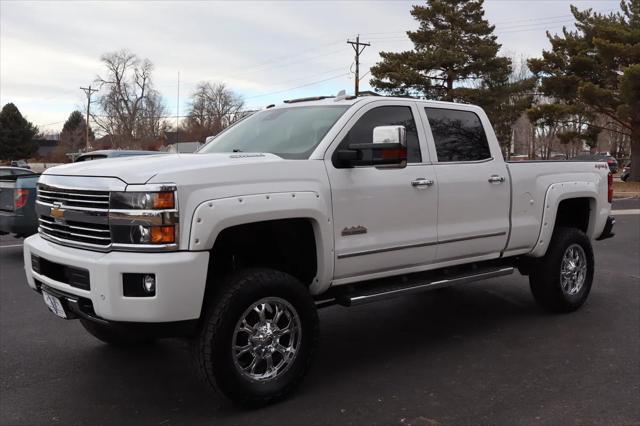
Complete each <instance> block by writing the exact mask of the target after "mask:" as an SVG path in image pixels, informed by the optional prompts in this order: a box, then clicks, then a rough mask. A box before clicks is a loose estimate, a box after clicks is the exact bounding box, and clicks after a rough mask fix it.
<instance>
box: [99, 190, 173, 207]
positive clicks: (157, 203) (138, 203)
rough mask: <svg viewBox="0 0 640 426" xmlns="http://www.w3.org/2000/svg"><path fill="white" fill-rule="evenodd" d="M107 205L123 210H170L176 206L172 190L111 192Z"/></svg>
mask: <svg viewBox="0 0 640 426" xmlns="http://www.w3.org/2000/svg"><path fill="white" fill-rule="evenodd" d="M109 207H110V208H112V209H124V210H170V209H174V208H175V207H176V200H175V195H174V192H173V191H162V192H112V193H111V199H110V202H109Z"/></svg>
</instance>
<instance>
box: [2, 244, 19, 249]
mask: <svg viewBox="0 0 640 426" xmlns="http://www.w3.org/2000/svg"><path fill="white" fill-rule="evenodd" d="M9 247H22V244H11V245H8V246H0V248H9Z"/></svg>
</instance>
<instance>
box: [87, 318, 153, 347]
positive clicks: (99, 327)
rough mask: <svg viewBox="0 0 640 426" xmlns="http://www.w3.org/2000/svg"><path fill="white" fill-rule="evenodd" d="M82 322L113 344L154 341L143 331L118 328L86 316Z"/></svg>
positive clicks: (105, 340) (90, 331)
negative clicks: (137, 331)
mask: <svg viewBox="0 0 640 426" xmlns="http://www.w3.org/2000/svg"><path fill="white" fill-rule="evenodd" d="M80 324H82V326H83V327H84V329H85V330H87V331H88V332H89V334H91V335H92V336H93V337H95V338H96V339H98V340H101V341H103V342H104V343H107V344H109V345H113V346H134V345H142V344H147V343H151V342H153V341H154V339H153V337H149V336H145V335H143V334H141V333H135V332H133V331H129V330H125V329H120V328H117V329H116V328H114V327H113V326H110V325H107V324H100V323H97V322H95V321H90V320H86V319H84V318H81V319H80Z"/></svg>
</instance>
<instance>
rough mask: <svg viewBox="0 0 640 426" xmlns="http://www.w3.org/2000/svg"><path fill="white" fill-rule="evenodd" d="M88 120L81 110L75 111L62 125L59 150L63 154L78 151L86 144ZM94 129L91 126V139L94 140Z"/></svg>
mask: <svg viewBox="0 0 640 426" xmlns="http://www.w3.org/2000/svg"><path fill="white" fill-rule="evenodd" d="M86 131H87V122H86V121H85V119H84V115H82V113H81V112H80V111H73V112H72V113H71V114H69V118H67V121H66V122H65V123H64V126H63V127H62V133H60V144H59V145H58V151H60V153H62V154H67V153H71V152H78V151H79V150H81V149H84V148H85V146H86V138H87V136H86ZM94 139H95V138H94V135H93V131H92V130H91V128H89V141H92V140H94Z"/></svg>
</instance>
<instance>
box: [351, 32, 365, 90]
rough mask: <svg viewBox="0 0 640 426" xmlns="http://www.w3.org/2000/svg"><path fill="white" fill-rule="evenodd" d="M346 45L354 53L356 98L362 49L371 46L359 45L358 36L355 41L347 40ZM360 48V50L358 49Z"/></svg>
mask: <svg viewBox="0 0 640 426" xmlns="http://www.w3.org/2000/svg"><path fill="white" fill-rule="evenodd" d="M347 43H348V44H350V45H351V47H353V50H354V51H355V52H356V87H355V95H356V96H358V93H359V88H360V55H361V54H362V52H364V49H365V48H366V47H367V46H371V44H369V43H360V34H358V36H357V37H356V41H351V40H347ZM360 46H362V48H360Z"/></svg>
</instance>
